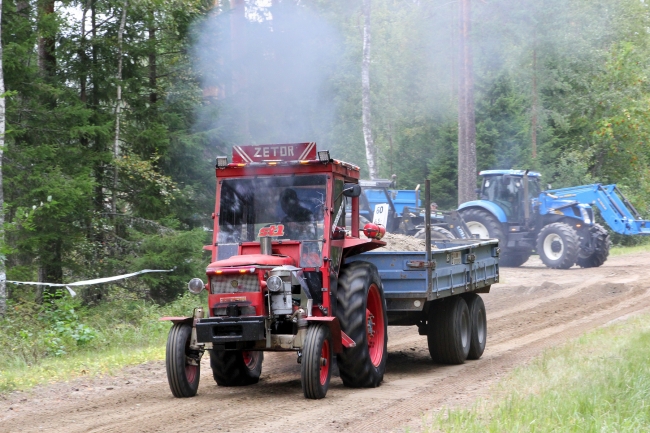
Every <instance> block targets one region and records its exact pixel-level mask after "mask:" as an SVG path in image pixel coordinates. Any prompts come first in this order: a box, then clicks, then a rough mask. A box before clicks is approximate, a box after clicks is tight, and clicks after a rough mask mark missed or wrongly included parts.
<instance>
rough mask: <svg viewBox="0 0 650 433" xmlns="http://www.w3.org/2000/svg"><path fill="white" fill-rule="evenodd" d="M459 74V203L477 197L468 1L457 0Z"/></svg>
mask: <svg viewBox="0 0 650 433" xmlns="http://www.w3.org/2000/svg"><path fill="white" fill-rule="evenodd" d="M459 6H460V35H459V36H460V37H459V49H460V50H459V51H460V71H459V72H460V73H459V76H458V204H461V203H465V202H467V201H470V200H474V199H475V198H476V192H475V190H476V123H475V119H474V79H473V75H472V52H471V46H470V40H469V32H470V0H460V3H459Z"/></svg>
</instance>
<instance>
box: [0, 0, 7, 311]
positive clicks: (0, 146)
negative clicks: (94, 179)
mask: <svg viewBox="0 0 650 433" xmlns="http://www.w3.org/2000/svg"><path fill="white" fill-rule="evenodd" d="M3 77H4V75H3V73H2V0H0V248H1V247H2V246H3V245H4V223H5V216H4V194H3V189H2V154H3V151H4V145H5V97H4V93H5V84H4V78H3ZM6 280H7V277H6V273H5V256H4V253H3V252H2V250H0V316H4V314H5V311H6V310H7V283H6Z"/></svg>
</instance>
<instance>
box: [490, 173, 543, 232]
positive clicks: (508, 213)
mask: <svg viewBox="0 0 650 433" xmlns="http://www.w3.org/2000/svg"><path fill="white" fill-rule="evenodd" d="M479 174H480V175H481V176H482V177H483V182H482V185H481V189H480V199H481V200H487V201H490V202H492V203H495V204H496V205H498V206H499V207H500V208H501V209H502V210H503V213H504V215H505V218H506V221H507V222H508V223H513V224H523V223H524V220H525V218H526V216H525V207H526V206H527V205H528V206H530V203H531V202H532V200H534V199H537V198H538V197H539V194H540V192H541V188H540V185H539V178H540V177H541V175H540V174H539V173H536V172H530V171H529V172H528V173H527V174H526V173H525V172H524V171H523V170H485V171H482V172H480V173H479ZM524 174H526V176H524ZM525 182H527V183H528V186H527V188H526V186H525V184H524V183H525ZM526 189H527V190H528V191H527V193H526ZM531 210H532V209H531Z"/></svg>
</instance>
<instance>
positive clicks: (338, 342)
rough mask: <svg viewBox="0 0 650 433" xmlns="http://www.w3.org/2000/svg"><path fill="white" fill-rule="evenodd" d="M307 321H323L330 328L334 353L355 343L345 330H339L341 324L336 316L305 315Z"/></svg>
mask: <svg viewBox="0 0 650 433" xmlns="http://www.w3.org/2000/svg"><path fill="white" fill-rule="evenodd" d="M305 320H306V321H307V323H310V322H312V323H324V324H326V325H327V327H328V328H330V334H331V335H332V346H334V353H341V352H343V348H344V347H354V346H356V345H357V344H356V343H355V342H354V340H352V339H351V338H350V337H349V336H348V335H347V334H346V333H345V332H343V331H342V330H341V324H340V323H339V319H338V318H337V317H330V316H328V317H322V316H310V317H305Z"/></svg>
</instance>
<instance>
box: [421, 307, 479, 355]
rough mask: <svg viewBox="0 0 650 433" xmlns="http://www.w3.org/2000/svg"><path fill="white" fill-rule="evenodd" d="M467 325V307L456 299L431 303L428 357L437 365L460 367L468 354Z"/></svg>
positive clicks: (469, 335) (468, 325)
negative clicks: (457, 365) (458, 365)
mask: <svg viewBox="0 0 650 433" xmlns="http://www.w3.org/2000/svg"><path fill="white" fill-rule="evenodd" d="M470 341H471V321H470V316H469V308H467V303H466V302H465V300H464V299H463V298H462V297H460V296H452V297H450V298H446V299H444V300H443V301H435V302H434V303H433V304H432V305H431V307H430V308H429V320H428V329H427V343H428V345H429V354H430V355H431V359H433V361H434V362H437V363H440V364H462V363H464V362H465V360H466V359H467V355H468V354H469V349H470Z"/></svg>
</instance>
